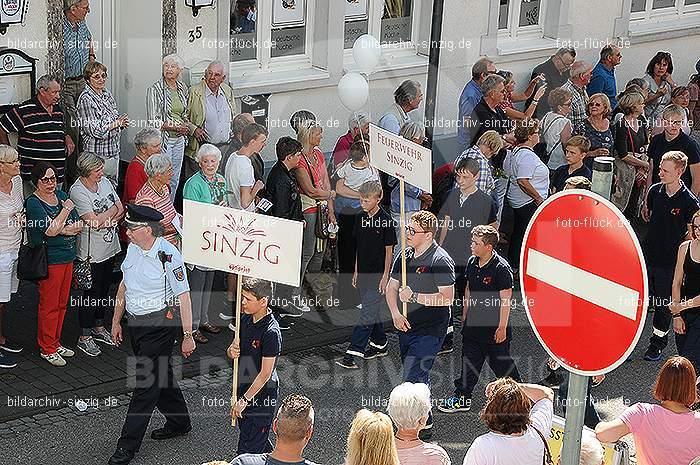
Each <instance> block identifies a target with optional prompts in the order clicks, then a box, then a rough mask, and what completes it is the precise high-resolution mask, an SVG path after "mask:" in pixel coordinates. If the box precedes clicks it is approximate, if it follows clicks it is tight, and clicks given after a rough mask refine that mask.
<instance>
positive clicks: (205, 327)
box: [199, 323, 221, 334]
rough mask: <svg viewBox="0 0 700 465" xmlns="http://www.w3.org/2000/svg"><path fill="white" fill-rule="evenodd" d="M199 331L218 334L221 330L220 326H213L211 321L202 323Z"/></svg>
mask: <svg viewBox="0 0 700 465" xmlns="http://www.w3.org/2000/svg"><path fill="white" fill-rule="evenodd" d="M199 329H200V330H201V331H204V332H206V333H211V334H219V333H220V332H221V328H218V327H216V326H214V325H213V324H211V323H204V324H203V325H201V326H200V327H199Z"/></svg>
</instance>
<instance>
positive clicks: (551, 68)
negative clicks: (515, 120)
mask: <svg viewBox="0 0 700 465" xmlns="http://www.w3.org/2000/svg"><path fill="white" fill-rule="evenodd" d="M574 61H576V50H574V49H573V48H572V47H562V48H560V49H559V50H557V52H556V53H555V54H554V55H552V56H551V57H550V58H549V60H547V61H545V62H544V63H540V64H539V65H537V66H535V68H534V69H533V70H532V75H531V77H530V79H534V78H535V77H537V76H539V75H544V78H545V81H544V84H546V85H547V90H546V91H545V93H544V95H543V96H542V97H541V98H540V103H539V104H538V105H537V110H535V118H542V117H543V116H544V115H546V114H547V112H549V111H550V110H551V108H550V106H549V102H548V100H547V98H548V97H549V93H550V92H551V91H553V90H554V89H556V88H557V87H561V86H563V85H564V84H565V83H566V81H568V80H569V78H570V77H571V73H570V71H569V69H570V68H571V65H573V64H574ZM533 95H534V93H533ZM532 99H533V97H530V98H529V99H527V102H525V108H527V107H528V106H530V104H531V103H532Z"/></svg>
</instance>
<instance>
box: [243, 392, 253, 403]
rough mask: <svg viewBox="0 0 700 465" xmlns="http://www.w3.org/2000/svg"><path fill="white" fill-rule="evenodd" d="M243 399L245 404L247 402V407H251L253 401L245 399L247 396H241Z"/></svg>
mask: <svg viewBox="0 0 700 465" xmlns="http://www.w3.org/2000/svg"><path fill="white" fill-rule="evenodd" d="M241 399H243V402H245V404H246V406H248V405H250V404H251V402H253V399H251V400H248V399H246V398H245V394H244V395H242V396H241Z"/></svg>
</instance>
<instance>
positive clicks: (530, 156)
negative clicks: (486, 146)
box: [503, 147, 549, 208]
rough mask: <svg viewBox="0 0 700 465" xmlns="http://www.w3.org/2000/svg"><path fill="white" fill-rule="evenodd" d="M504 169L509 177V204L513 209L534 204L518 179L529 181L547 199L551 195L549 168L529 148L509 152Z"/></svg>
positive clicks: (518, 148)
mask: <svg viewBox="0 0 700 465" xmlns="http://www.w3.org/2000/svg"><path fill="white" fill-rule="evenodd" d="M503 169H504V170H505V172H506V174H507V175H508V181H509V183H510V185H509V186H508V194H507V197H508V203H510V206H511V207H513V208H520V207H523V206H525V205H527V204H528V203H530V202H532V197H530V196H529V195H527V194H526V193H525V192H523V190H522V189H521V188H520V185H519V184H518V179H527V180H529V181H530V184H532V187H534V188H535V190H536V191H537V192H538V193H539V194H540V196H541V197H542V198H543V199H546V198H547V196H548V194H549V168H547V165H545V164H544V163H542V160H540V158H539V157H538V156H537V154H536V153H535V152H533V151H532V150H530V149H529V148H527V147H517V148H515V149H513V151H512V152H508V155H506V159H505V160H504V161H503Z"/></svg>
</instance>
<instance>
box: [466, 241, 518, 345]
mask: <svg viewBox="0 0 700 465" xmlns="http://www.w3.org/2000/svg"><path fill="white" fill-rule="evenodd" d="M464 273H465V277H466V281H467V283H468V284H469V301H468V304H469V307H468V308H467V321H466V322H465V323H464V326H463V327H462V336H463V337H464V338H469V339H473V340H476V341H479V342H484V343H491V344H494V343H495V341H494V335H495V333H496V329H498V323H499V321H500V318H501V295H500V292H501V291H504V290H506V289H513V271H512V270H511V268H510V265H509V264H508V262H507V261H506V260H505V259H504V258H503V257H501V256H500V255H498V253H496V252H494V253H493V256H492V257H491V259H490V260H489V261H488V263H486V265H484V266H483V267H480V266H479V257H476V256H474V255H472V256H471V257H470V258H469V261H468V262H467V268H466V270H465V272H464ZM510 337H511V330H510V325H508V330H507V331H506V338H507V339H510Z"/></svg>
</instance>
